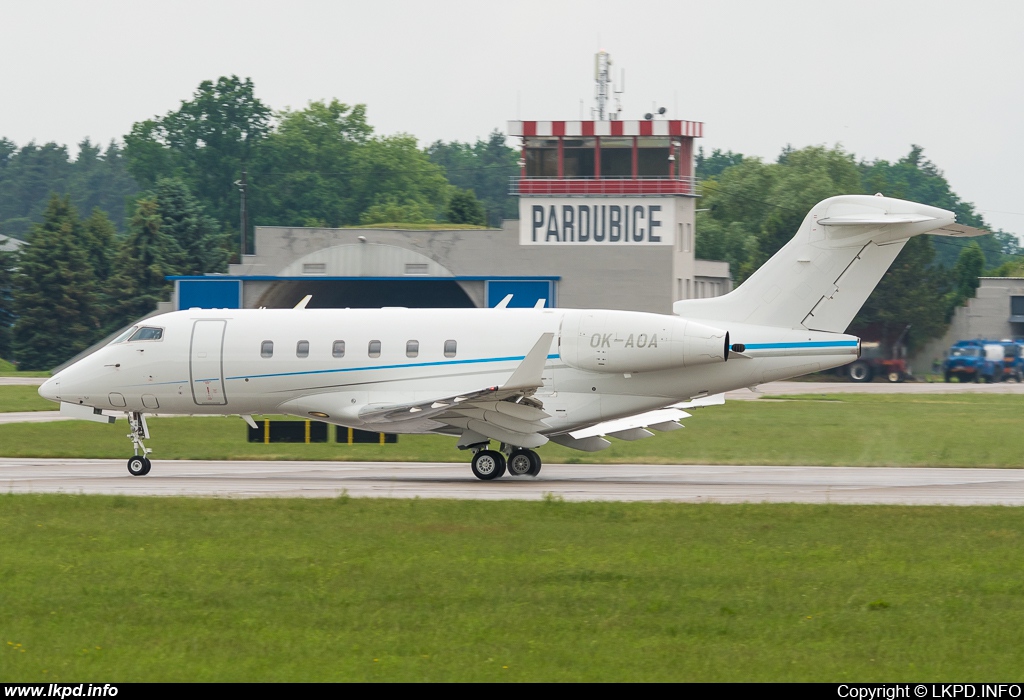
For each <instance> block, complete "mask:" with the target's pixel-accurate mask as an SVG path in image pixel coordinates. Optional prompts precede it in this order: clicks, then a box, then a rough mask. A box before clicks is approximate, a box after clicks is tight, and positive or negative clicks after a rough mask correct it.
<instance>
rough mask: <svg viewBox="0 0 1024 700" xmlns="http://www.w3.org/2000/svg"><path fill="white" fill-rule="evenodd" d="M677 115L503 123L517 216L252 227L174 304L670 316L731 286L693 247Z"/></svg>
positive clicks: (692, 127) (687, 163) (721, 269)
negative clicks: (459, 226)
mask: <svg viewBox="0 0 1024 700" xmlns="http://www.w3.org/2000/svg"><path fill="white" fill-rule="evenodd" d="M702 133H703V125H702V124H700V123H698V122H685V121H680V120H655V119H651V120H644V121H579V122H518V121H517V122H510V123H509V134H510V135H512V136H517V137H519V138H520V139H521V142H522V154H523V155H522V159H521V161H520V174H519V176H517V177H514V178H513V179H512V182H511V183H510V194H513V195H516V196H518V197H519V211H520V218H519V219H518V220H509V221H505V222H504V225H503V226H502V228H500V229H486V230H405V229H401V230H400V229H382V228H344V229H329V228H284V227H271V226H259V227H257V228H256V231H255V253H254V254H253V255H246V256H244V257H243V260H242V262H241V264H238V265H232V266H231V267H230V270H229V274H227V275H216V276H203V277H176V278H172V279H174V281H175V295H174V306H175V308H191V307H204V308H239V307H241V308H257V307H261V306H263V307H268V308H280V307H290V306H294V305H295V304H296V303H298V302H299V301H300V300H301V299H302V298H303V297H305V296H306V295H312V300H311V301H310V303H309V306H310V307H311V308H312V307H353V308H355V307H379V306H407V307H431V306H455V307H458V306H464V307H469V306H476V307H489V306H494V305H496V304H498V303H499V302H500V301H501V300H502V299H503V298H504V297H505V296H507V295H508V294H512V295H513V298H512V302H511V306H517V307H528V306H534V305H535V304H536V303H538V302H540V301H541V300H543V303H544V304H545V305H547V306H561V307H578V308H579V307H582V308H606V309H627V310H635V311H650V312H656V313H671V311H672V303H673V302H674V301H677V300H679V299H692V298H700V297H710V296H719V295H721V294H725V293H726V292H728V291H730V289H731V280H730V276H729V266H728V263H724V262H717V261H699V260H696V258H695V255H694V236H695V233H694V215H695V202H696V200H697V195H696V190H695V181H694V177H693V153H694V148H693V141H694V139H695V138H698V137H700V136H701V135H702Z"/></svg>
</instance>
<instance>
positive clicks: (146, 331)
mask: <svg viewBox="0 0 1024 700" xmlns="http://www.w3.org/2000/svg"><path fill="white" fill-rule="evenodd" d="M163 337H164V329H163V328H151V327H149V326H143V327H142V328H140V329H139V330H137V331H135V333H133V334H132V337H131V338H129V339H128V342H129V343H132V342H135V341H136V340H160V339H161V338H163Z"/></svg>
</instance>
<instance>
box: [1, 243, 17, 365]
mask: <svg viewBox="0 0 1024 700" xmlns="http://www.w3.org/2000/svg"><path fill="white" fill-rule="evenodd" d="M14 269H15V254H14V253H13V252H11V251H7V250H0V359H9V358H10V357H11V356H12V352H11V351H12V346H11V327H12V326H13V325H14V319H15V317H14Z"/></svg>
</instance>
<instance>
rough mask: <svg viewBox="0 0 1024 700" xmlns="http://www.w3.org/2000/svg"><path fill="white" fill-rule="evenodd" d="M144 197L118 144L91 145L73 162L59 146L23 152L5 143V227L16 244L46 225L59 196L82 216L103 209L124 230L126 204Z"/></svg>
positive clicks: (1, 142)
mask: <svg viewBox="0 0 1024 700" xmlns="http://www.w3.org/2000/svg"><path fill="white" fill-rule="evenodd" d="M138 191H139V188H138V185H136V184H135V180H134V178H132V176H131V175H130V174H129V173H128V171H127V169H126V167H125V163H124V159H123V157H122V155H121V150H120V148H119V147H118V145H117V144H116V143H115V142H113V141H112V142H111V143H110V145H109V146H108V147H107V149H106V151H103V150H102V149H100V148H99V147H98V146H95V145H93V144H92V142H90V141H89V139H85V140H84V141H82V142H81V143H80V144H79V145H78V157H77V158H75V160H74V161H72V160H70V158H69V156H68V149H67V148H66V147H64V146H58V145H57V144H55V143H48V144H45V145H44V146H36V144H35V143H29V144H28V145H26V146H23V147H22V148H20V149H18V148H16V147H15V145H14V143H13V142H11V141H10V140H8V139H0V226H2V227H3V229H4V231H5V232H6V233H7V234H9V235H12V236H14V237H16V238H24V237H25V235H26V234H27V232H28V230H29V228H30V227H31V226H32V224H33V223H39V222H40V221H42V217H43V211H44V210H45V209H46V208H47V206H48V203H49V198H50V195H51V194H52V193H55V192H56V193H58V194H67V195H69V196H70V199H71V203H72V204H73V205H74V206H75V208H76V209H77V210H78V211H90V210H92V209H94V208H97V207H98V208H100V209H103V210H104V211H106V212H107V214H108V215H109V216H110V217H111V220H112V221H113V223H114V226H115V227H117V229H118V230H123V229H124V224H125V221H124V216H125V206H126V202H127V201H128V200H129V199H130V198H132V197H134V196H135V195H136V194H137V193H138Z"/></svg>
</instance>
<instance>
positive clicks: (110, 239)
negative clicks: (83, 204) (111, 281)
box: [81, 208, 118, 283]
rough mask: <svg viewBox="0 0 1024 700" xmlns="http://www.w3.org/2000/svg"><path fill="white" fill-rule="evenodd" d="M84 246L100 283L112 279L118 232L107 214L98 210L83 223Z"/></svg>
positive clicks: (93, 211)
mask: <svg viewBox="0 0 1024 700" xmlns="http://www.w3.org/2000/svg"><path fill="white" fill-rule="evenodd" d="M81 239H82V245H83V247H84V249H85V254H86V257H87V258H88V260H89V265H90V266H91V267H92V271H93V274H94V275H95V276H96V281H97V282H98V283H103V282H105V281H106V280H107V278H109V277H110V273H111V269H112V268H113V264H114V260H115V259H116V258H117V248H118V239H117V230H116V229H115V228H114V223H113V222H112V221H111V220H110V217H108V216H107V214H106V212H104V211H103V210H101V209H99V208H96V209H93V210H92V214H90V215H89V218H88V219H86V220H85V221H83V222H82V236H81Z"/></svg>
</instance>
